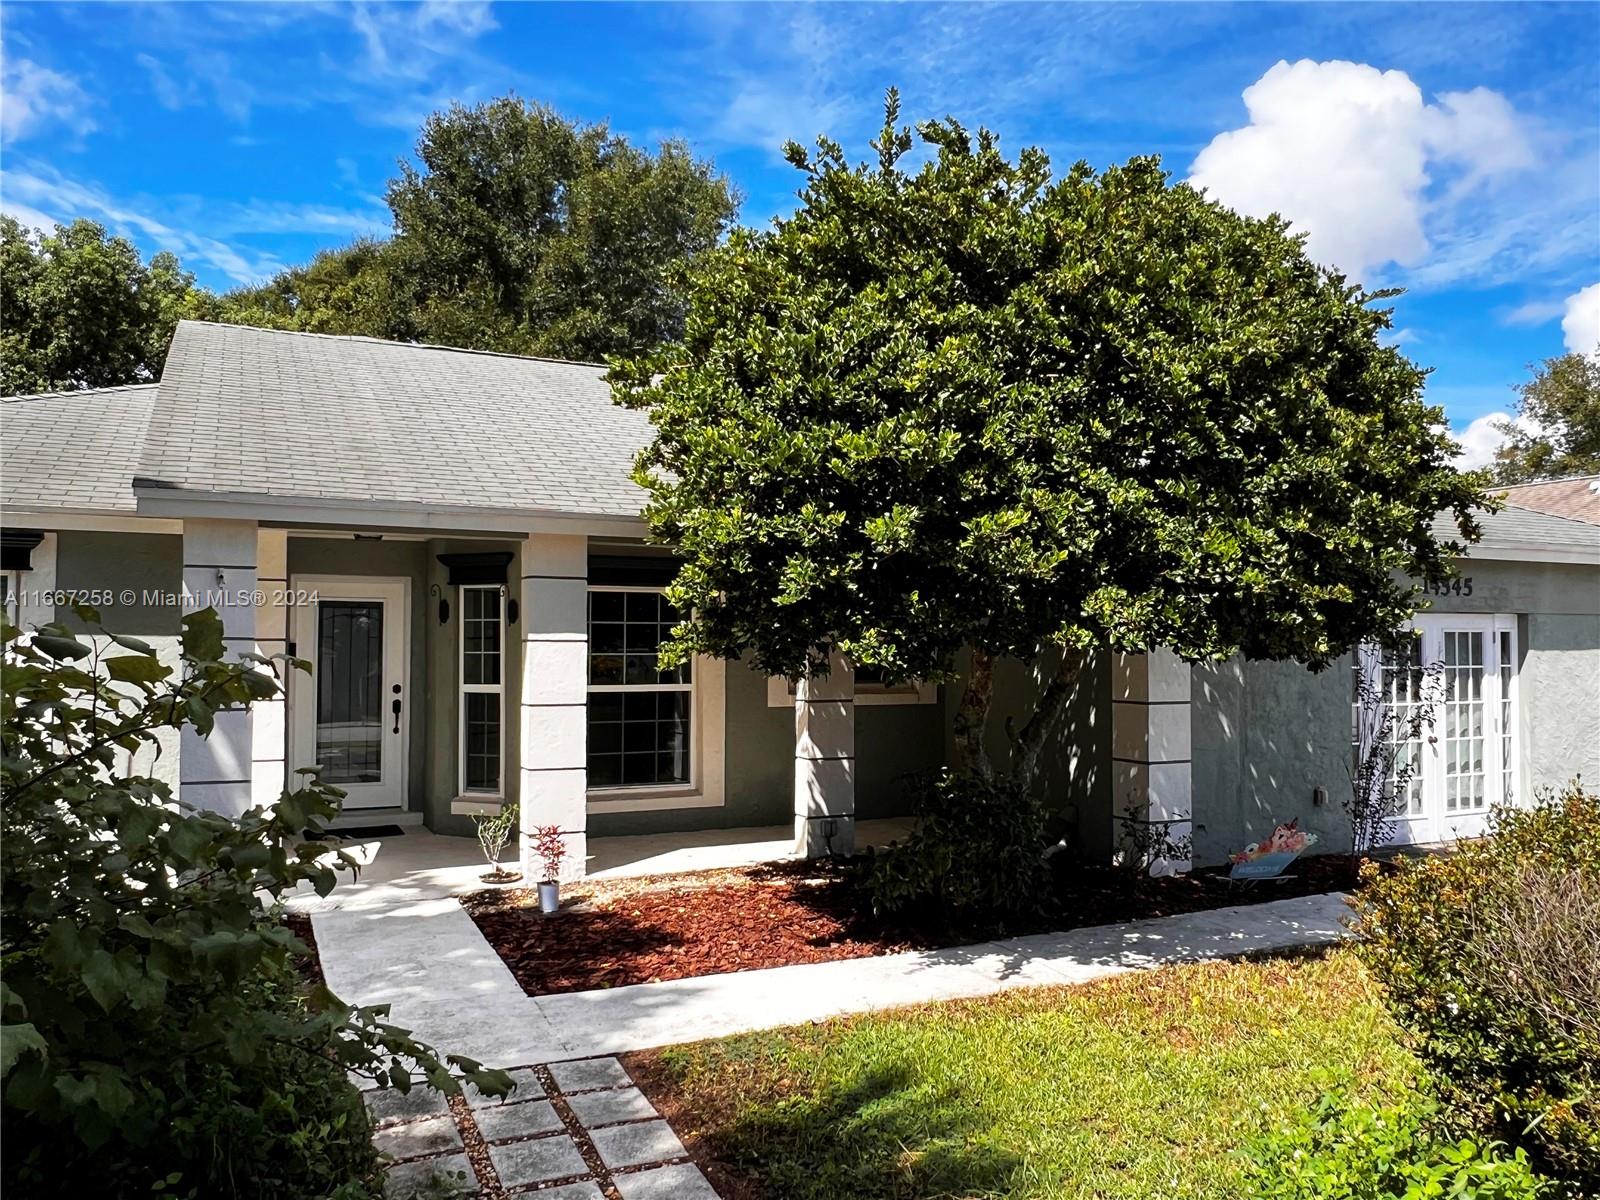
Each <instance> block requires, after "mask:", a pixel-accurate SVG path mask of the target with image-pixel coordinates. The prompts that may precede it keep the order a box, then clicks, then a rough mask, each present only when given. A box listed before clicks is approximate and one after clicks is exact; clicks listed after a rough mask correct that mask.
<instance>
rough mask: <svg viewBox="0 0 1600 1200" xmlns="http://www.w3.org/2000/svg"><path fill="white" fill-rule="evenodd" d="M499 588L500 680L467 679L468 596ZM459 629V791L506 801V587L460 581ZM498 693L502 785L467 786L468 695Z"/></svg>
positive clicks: (468, 796)
mask: <svg viewBox="0 0 1600 1200" xmlns="http://www.w3.org/2000/svg"><path fill="white" fill-rule="evenodd" d="M472 591H482V592H496V593H498V594H499V596H500V670H499V671H498V672H497V674H498V675H499V677H500V682H499V683H468V682H467V600H466V595H467V593H468V592H472ZM457 599H458V601H459V602H460V609H461V619H460V620H459V621H458V622H457V625H458V626H460V630H459V632H458V633H457V635H456V707H457V708H458V709H459V710H460V711H459V713H458V714H457V719H456V794H457V795H458V796H459V797H460V798H461V799H462V800H475V801H479V802H484V801H492V800H499V801H501V802H502V803H504V799H505V792H506V589H505V586H504V585H503V584H498V583H465V584H462V585H461V595H460V596H459V597H457ZM474 694H476V695H497V696H499V697H500V723H499V745H498V746H497V747H496V751H497V753H498V754H499V757H500V786H499V787H498V788H496V789H495V790H494V791H492V792H491V791H488V790H486V789H483V788H473V789H471V790H469V789H468V788H467V697H468V696H469V695H474Z"/></svg>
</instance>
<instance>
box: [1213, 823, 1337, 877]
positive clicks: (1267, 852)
mask: <svg viewBox="0 0 1600 1200" xmlns="http://www.w3.org/2000/svg"><path fill="white" fill-rule="evenodd" d="M1316 843H1317V835H1316V834H1314V833H1307V832H1306V831H1305V830H1303V829H1301V828H1299V818H1298V817H1296V818H1295V819H1294V820H1293V821H1286V822H1285V823H1284V824H1282V825H1279V826H1278V827H1277V828H1276V829H1274V830H1273V831H1272V836H1270V837H1268V838H1267V839H1266V840H1265V841H1261V842H1251V843H1250V844H1249V845H1248V846H1246V847H1245V848H1244V849H1243V850H1240V851H1239V852H1238V853H1236V854H1230V855H1229V856H1228V861H1229V862H1230V863H1232V864H1233V866H1232V867H1231V868H1230V869H1229V871H1228V878H1229V879H1274V878H1276V877H1277V876H1279V875H1282V874H1283V872H1284V870H1285V869H1286V868H1287V867H1288V866H1289V864H1290V863H1292V862H1293V861H1294V860H1295V859H1297V858H1299V857H1300V855H1301V854H1302V853H1304V851H1305V849H1306V848H1307V847H1308V846H1314V845H1316Z"/></svg>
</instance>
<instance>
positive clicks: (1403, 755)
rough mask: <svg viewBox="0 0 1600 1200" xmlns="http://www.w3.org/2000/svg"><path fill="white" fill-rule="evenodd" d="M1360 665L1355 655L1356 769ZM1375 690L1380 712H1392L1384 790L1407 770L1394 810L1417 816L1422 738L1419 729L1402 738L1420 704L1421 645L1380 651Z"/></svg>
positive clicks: (1357, 763)
mask: <svg viewBox="0 0 1600 1200" xmlns="http://www.w3.org/2000/svg"><path fill="white" fill-rule="evenodd" d="M1361 670H1362V664H1361V659H1360V657H1359V656H1357V658H1356V662H1355V666H1354V671H1355V679H1354V686H1353V691H1352V695H1353V697H1354V699H1353V701H1352V703H1351V721H1350V728H1351V762H1352V765H1353V766H1354V767H1356V768H1359V767H1360V764H1361V757H1362V752H1363V750H1364V748H1365V747H1364V746H1363V743H1362V736H1363V730H1362V728H1361V722H1362V713H1361V706H1360V685H1361ZM1378 673H1379V680H1378V683H1379V687H1380V689H1381V691H1382V694H1383V700H1382V704H1383V707H1384V709H1386V710H1388V711H1389V712H1391V713H1393V720H1392V721H1391V722H1390V725H1389V730H1388V740H1389V743H1390V744H1391V745H1393V746H1395V747H1396V749H1395V755H1394V766H1393V769H1392V770H1391V771H1390V773H1389V778H1388V780H1387V785H1388V787H1389V788H1390V789H1391V790H1393V789H1394V788H1395V787H1396V786H1397V784H1398V782H1399V777H1400V773H1401V770H1402V768H1406V767H1409V769H1410V772H1411V774H1410V777H1409V778H1408V779H1407V781H1406V787H1405V793H1404V795H1403V796H1401V797H1398V798H1397V804H1396V811H1397V812H1398V813H1401V814H1404V815H1407V816H1413V817H1416V816H1421V815H1422V811H1423V802H1422V769H1421V768H1422V749H1423V738H1422V733H1421V731H1420V730H1419V731H1418V734H1417V736H1416V737H1403V736H1402V735H1405V734H1408V733H1409V732H1410V730H1409V728H1408V726H1409V725H1410V723H1411V721H1412V719H1413V714H1414V712H1415V711H1416V707H1417V705H1418V704H1420V703H1421V702H1422V689H1423V686H1424V683H1425V681H1426V679H1425V672H1424V670H1423V665H1422V644H1421V642H1420V641H1417V640H1413V641H1412V642H1411V643H1410V644H1409V645H1408V646H1407V647H1406V649H1405V650H1404V651H1403V652H1401V653H1399V654H1397V653H1396V652H1395V651H1394V650H1393V649H1389V648H1386V649H1384V650H1383V652H1382V654H1381V656H1380V657H1379V659H1378ZM1378 719H1379V720H1380V721H1381V720H1382V719H1383V714H1381V713H1380V714H1378Z"/></svg>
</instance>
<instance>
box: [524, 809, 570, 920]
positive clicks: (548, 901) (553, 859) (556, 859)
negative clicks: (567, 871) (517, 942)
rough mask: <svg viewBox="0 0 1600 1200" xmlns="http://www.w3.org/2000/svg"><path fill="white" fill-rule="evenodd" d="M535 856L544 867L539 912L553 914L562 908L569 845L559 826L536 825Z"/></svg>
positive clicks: (541, 876) (540, 885)
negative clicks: (564, 867) (564, 865)
mask: <svg viewBox="0 0 1600 1200" xmlns="http://www.w3.org/2000/svg"><path fill="white" fill-rule="evenodd" d="M531 836H532V838H533V855H534V857H535V858H537V859H538V860H539V861H540V862H541V863H542V864H543V865H544V869H543V870H542V871H541V872H540V875H539V911H540V912H542V913H553V912H555V911H556V910H557V909H559V908H560V907H561V863H562V860H564V859H565V858H566V857H567V844H566V842H564V841H562V840H561V827H560V826H558V825H536V826H534V829H533V833H532V835H531Z"/></svg>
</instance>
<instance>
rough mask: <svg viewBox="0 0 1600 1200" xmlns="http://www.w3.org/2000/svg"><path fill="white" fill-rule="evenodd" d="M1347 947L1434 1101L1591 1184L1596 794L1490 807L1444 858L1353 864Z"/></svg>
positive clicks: (1599, 1133)
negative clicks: (1474, 835)
mask: <svg viewBox="0 0 1600 1200" xmlns="http://www.w3.org/2000/svg"><path fill="white" fill-rule="evenodd" d="M1366 878H1367V886H1366V887H1365V888H1364V889H1363V890H1362V891H1361V892H1360V893H1359V895H1358V897H1357V899H1356V901H1355V909H1356V923H1355V925H1356V932H1357V935H1358V951H1359V953H1360V955H1361V957H1362V959H1363V961H1364V962H1365V963H1366V964H1367V966H1368V967H1369V969H1371V970H1372V971H1373V973H1374V974H1375V975H1376V977H1377V978H1378V979H1379V980H1380V981H1381V982H1382V983H1383V985H1384V989H1385V994H1386V998H1387V1002H1388V1004H1389V1006H1390V1008H1391V1010H1392V1011H1393V1012H1394V1014H1395V1016H1396V1017H1397V1019H1398V1020H1399V1021H1400V1023H1401V1024H1402V1025H1404V1026H1405V1027H1406V1028H1407V1029H1408V1030H1410V1031H1411V1032H1412V1033H1413V1034H1414V1035H1415V1038H1416V1042H1417V1049H1418V1053H1419V1054H1420V1055H1421V1057H1422V1059H1423V1061H1424V1062H1425V1063H1426V1064H1427V1066H1428V1067H1429V1069H1430V1071H1431V1072H1432V1074H1433V1075H1434V1077H1435V1079H1436V1080H1437V1087H1438V1089H1439V1093H1440V1096H1441V1098H1442V1099H1443V1100H1444V1101H1445V1102H1446V1103H1447V1104H1449V1105H1450V1106H1451V1107H1452V1110H1453V1111H1454V1112H1455V1113H1456V1114H1457V1115H1458V1117H1459V1118H1460V1119H1462V1120H1463V1121H1465V1122H1467V1123H1469V1124H1470V1125H1471V1126H1472V1127H1473V1128H1476V1129H1479V1130H1482V1131H1484V1132H1485V1133H1487V1134H1489V1135H1491V1136H1493V1137H1496V1138H1499V1139H1501V1140H1503V1141H1506V1142H1508V1143H1510V1144H1512V1145H1516V1146H1524V1147H1526V1148H1527V1150H1528V1152H1529V1154H1530V1155H1531V1156H1532V1158H1533V1160H1534V1161H1535V1163H1536V1164H1537V1165H1539V1167H1540V1168H1541V1169H1542V1170H1544V1171H1546V1172H1547V1173H1548V1174H1551V1175H1555V1176H1557V1177H1560V1178H1562V1179H1567V1180H1571V1181H1572V1182H1574V1183H1576V1184H1578V1185H1580V1186H1581V1187H1583V1188H1585V1189H1590V1190H1592V1189H1595V1188H1596V1187H1600V1038H1597V1036H1596V1030H1595V1023H1594V1019H1593V1017H1594V1013H1595V1011H1596V1009H1597V1007H1600V995H1596V994H1595V992H1594V988H1595V984H1596V980H1597V979H1600V966H1597V965H1596V955H1600V947H1597V946H1596V938H1595V934H1594V927H1593V926H1592V925H1590V924H1587V922H1589V921H1592V920H1593V914H1594V913H1595V912H1596V911H1597V909H1600V799H1597V798H1596V797H1595V796H1593V795H1591V794H1588V793H1585V792H1584V791H1583V790H1582V789H1581V788H1580V787H1579V786H1578V785H1577V784H1576V783H1574V784H1573V785H1571V786H1570V787H1569V788H1568V789H1567V790H1566V791H1565V792H1563V793H1562V794H1561V795H1560V796H1553V795H1545V796H1542V797H1541V798H1540V801H1539V803H1538V804H1537V805H1536V806H1534V807H1532V808H1529V809H1521V810H1519V809H1505V810H1502V811H1498V812H1496V813H1495V814H1493V816H1492V817H1491V832H1490V834H1489V835H1488V836H1487V837H1485V838H1482V839H1479V840H1477V841H1474V842H1465V843H1462V844H1461V845H1460V846H1459V847H1458V849H1457V850H1456V852H1455V853H1453V854H1450V855H1440V856H1434V857H1430V858H1426V859H1421V860H1417V861H1413V862H1408V863H1404V864H1402V865H1401V867H1400V869H1399V870H1397V871H1396V872H1394V873H1393V874H1391V875H1389V876H1387V877H1384V878H1379V877H1378V876H1377V874H1376V872H1375V871H1371V870H1369V871H1368V872H1367V874H1366Z"/></svg>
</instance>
